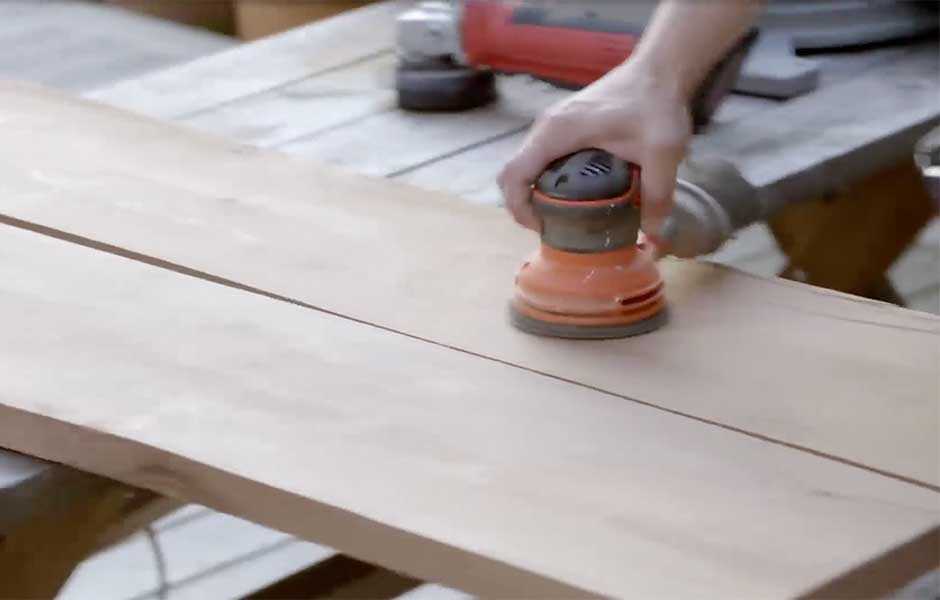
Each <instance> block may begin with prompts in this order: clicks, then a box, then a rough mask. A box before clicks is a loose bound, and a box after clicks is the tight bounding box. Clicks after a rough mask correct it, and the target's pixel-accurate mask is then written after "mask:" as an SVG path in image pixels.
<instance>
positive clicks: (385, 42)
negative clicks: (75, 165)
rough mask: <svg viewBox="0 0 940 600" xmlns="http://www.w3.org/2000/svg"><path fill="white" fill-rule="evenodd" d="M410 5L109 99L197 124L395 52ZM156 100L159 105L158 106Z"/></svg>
mask: <svg viewBox="0 0 940 600" xmlns="http://www.w3.org/2000/svg"><path fill="white" fill-rule="evenodd" d="M408 5H409V4H408V3H407V2H405V1H404V0H387V1H385V2H377V3H375V4H372V5H369V6H366V7H364V8H360V9H357V10H354V11H350V12H348V13H344V14H341V15H337V16H335V17H331V18H329V19H324V20H323V21H320V22H318V23H317V24H316V27H301V28H298V29H293V30H290V31H286V32H284V33H280V34H277V35H273V36H270V37H268V38H266V39H263V40H259V41H257V42H253V43H251V44H243V45H241V46H239V47H238V48H235V49H234V50H231V51H229V52H225V53H224V54H220V55H219V56H209V57H206V58H203V59H199V60H194V61H192V62H189V63H187V64H184V65H180V66H179V67H174V68H170V69H166V70H163V71H160V72H158V73H154V74H152V75H149V76H147V77H140V78H137V79H132V80H129V81H125V82H123V83H120V84H118V85H115V86H112V87H110V88H108V89H107V91H106V92H105V95H106V96H107V97H108V99H109V100H110V101H113V102H119V103H120V104H121V106H122V107H124V108H126V109H128V110H133V111H135V112H139V113H142V114H146V115H150V116H154V117H160V118H164V119H173V118H181V117H186V116H188V117H192V116H195V115H196V114H199V113H201V112H202V111H205V110H206V109H209V108H213V107H217V106H219V105H221V104H224V103H226V102H230V101H232V100H236V99H238V98H243V97H245V96H248V95H251V94H257V93H262V92H266V91H269V90H271V89H273V88H276V87H280V86H283V85H287V84H289V83H294V82H298V81H302V80H304V79H307V78H309V77H312V76H315V75H318V74H320V73H324V72H326V71H329V70H331V69H336V68H339V67H343V66H347V65H350V64H354V63H356V62H357V61H360V60H364V59H368V58H370V57H373V56H376V55H379V54H384V53H387V52H389V51H391V50H393V48H394V40H395V17H396V16H397V15H398V14H399V13H401V12H402V11H403V10H404V9H405V8H406V7H407V6H408ZM363 33H367V35H363ZM98 95H99V92H93V93H91V94H89V96H90V97H92V98H94V97H97V96H98ZM154 97H159V98H160V102H154V100H153V99H154Z"/></svg>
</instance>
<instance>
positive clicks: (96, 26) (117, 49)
mask: <svg viewBox="0 0 940 600" xmlns="http://www.w3.org/2000/svg"><path fill="white" fill-rule="evenodd" d="M0 24H2V26H0V48H2V50H3V51H2V53H0V77H2V78H4V79H24V80H27V81H36V82H41V83H43V84H44V85H49V86H53V87H56V88H59V89H67V90H72V91H85V90H90V89H92V88H95V87H101V86H104V85H111V84H114V83H116V82H117V81H120V80H122V79H127V78H131V77H139V76H142V75H144V74H146V73H149V72H152V71H155V70H157V69H162V68H167V67H169V66H171V65H175V64H179V63H183V62H186V61H189V60H193V59H196V58H200V57H203V56H206V55H208V54H212V53H214V52H218V51H220V50H223V49H226V48H230V47H231V46H233V45H234V44H235V41H234V40H232V39H231V38H227V37H225V36H221V35H215V34H212V33H209V32H207V31H204V30H201V29H196V28H191V27H184V26H181V25H178V24H176V23H170V22H167V21H163V20H161V19H154V18H151V17H147V16H143V15H139V14H136V13H131V12H127V11H123V10H118V9H115V8H113V7H108V6H104V5H100V4H97V3H90V2H32V1H24V0H13V1H11V0H5V1H4V2H0Z"/></svg>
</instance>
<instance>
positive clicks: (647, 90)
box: [498, 62, 692, 243]
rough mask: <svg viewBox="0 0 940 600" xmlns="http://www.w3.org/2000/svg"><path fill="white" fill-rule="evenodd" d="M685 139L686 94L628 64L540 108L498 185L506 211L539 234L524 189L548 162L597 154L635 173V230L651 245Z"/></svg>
mask: <svg viewBox="0 0 940 600" xmlns="http://www.w3.org/2000/svg"><path fill="white" fill-rule="evenodd" d="M691 135H692V119H691V115H690V110H689V100H688V97H687V94H686V93H685V92H684V91H683V90H682V89H681V87H680V86H679V85H678V83H677V82H675V81H673V80H671V78H670V77H668V76H662V75H658V74H656V73H653V72H651V71H650V70H649V69H647V68H646V67H645V66H644V65H640V64H636V63H633V64H631V63H630V62H628V63H625V64H624V65H622V66H620V67H618V68H617V69H614V70H613V71H611V72H610V73H608V74H607V75H606V76H605V77H603V78H601V79H599V80H597V81H596V82H595V83H593V84H592V85H590V86H588V87H586V88H584V89H583V90H581V91H580V92H578V93H576V94H574V95H572V96H570V97H569V98H567V99H565V100H563V101H561V102H559V103H557V104H556V105H554V106H552V107H551V108H549V109H548V110H546V111H545V112H544V113H543V114H542V115H541V116H540V117H539V118H538V119H537V120H536V122H535V124H534V125H533V127H532V128H531V130H530V131H529V134H528V136H527V137H526V139H525V141H524V142H523V144H522V146H521V147H520V148H519V150H518V151H517V152H516V154H515V156H513V158H512V159H511V160H510V161H509V162H508V163H507V164H506V165H505V167H504V168H503V170H502V172H501V173H500V175H499V178H498V182H499V186H500V189H501V190H502V193H503V198H504V200H505V204H506V208H507V209H508V210H509V211H510V213H512V216H513V217H514V218H515V220H516V221H517V222H518V223H519V224H520V225H522V226H524V227H527V228H529V229H533V230H535V231H538V230H540V229H541V223H540V222H539V219H538V217H537V216H536V215H535V213H534V211H533V210H532V206H531V202H530V194H531V186H532V184H533V183H534V182H535V180H536V179H538V177H539V175H540V174H541V173H542V171H543V170H544V169H545V168H546V167H547V166H548V164H549V163H550V162H551V161H553V160H555V159H556V158H559V157H561V156H565V155H567V154H570V153H572V152H576V151H579V150H584V149H587V148H600V149H602V150H606V151H607V152H610V153H611V154H613V155H615V156H617V157H619V158H621V159H623V160H626V161H629V162H632V163H634V164H636V165H639V166H640V168H641V171H642V172H641V179H640V181H641V197H642V203H643V204H642V217H641V223H642V224H641V227H642V229H643V231H644V232H645V233H646V237H648V238H650V239H651V240H652V241H653V242H654V243H656V242H658V241H659V238H658V235H657V234H658V233H659V231H660V228H661V227H662V225H663V222H664V221H665V219H666V218H667V217H668V216H669V213H670V211H671V209H672V201H673V200H672V197H673V191H674V189H675V179H676V171H677V169H678V166H679V163H680V162H681V161H682V158H683V157H684V155H685V152H686V148H687V146H688V143H689V139H690V137H691Z"/></svg>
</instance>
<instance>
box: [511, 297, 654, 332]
mask: <svg viewBox="0 0 940 600" xmlns="http://www.w3.org/2000/svg"><path fill="white" fill-rule="evenodd" d="M668 320H669V315H668V310H667V309H665V308H664V309H663V310H661V311H659V312H658V313H656V314H654V315H653V316H651V317H647V318H645V319H641V320H639V321H633V322H632V323H624V324H623V325H600V326H596V325H595V326H587V325H572V324H569V323H552V322H550V321H542V320H539V319H533V318H532V317H529V316H527V315H524V314H522V313H520V312H519V311H517V310H516V309H515V308H513V307H512V305H511V304H510V306H509V321H510V323H512V325H513V326H514V327H515V328H517V329H519V330H521V331H524V332H526V333H531V334H532V335H538V336H542V337H556V338H565V339H571V340H608V339H616V338H625V337H631V336H635V335H642V334H644V333H649V332H651V331H655V330H657V329H659V328H660V327H662V326H663V325H665V324H666V322H667V321H668Z"/></svg>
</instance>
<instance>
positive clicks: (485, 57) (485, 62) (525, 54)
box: [461, 0, 642, 86]
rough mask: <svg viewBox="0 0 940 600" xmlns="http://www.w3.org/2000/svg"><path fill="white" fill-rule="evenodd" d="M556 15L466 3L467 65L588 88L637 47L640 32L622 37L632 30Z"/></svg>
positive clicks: (519, 6)
mask: <svg viewBox="0 0 940 600" xmlns="http://www.w3.org/2000/svg"><path fill="white" fill-rule="evenodd" d="M557 11H558V9H557V7H556V8H555V13H557ZM553 14H554V13H550V12H549V10H548V9H547V8H540V7H538V6H531V3H529V4H525V3H510V2H494V1H487V0H469V1H467V2H465V3H464V8H463V15H462V18H461V38H462V40H463V52H464V56H465V58H466V60H467V62H468V63H469V64H470V65H473V66H486V67H490V68H492V69H494V70H496V71H503V72H508V73H526V74H529V75H532V76H534V77H537V78H540V79H546V80H549V81H553V82H558V83H563V84H569V85H575V86H584V85H588V84H590V83H591V82H593V81H595V80H597V79H600V78H601V77H603V76H604V74H606V73H607V72H608V71H610V70H611V69H613V68H614V67H616V66H617V65H619V64H620V63H622V62H623V61H624V60H625V59H626V58H627V57H628V56H630V54H631V53H632V52H633V49H634V47H635V46H636V44H637V42H638V41H639V37H640V36H639V31H636V32H626V31H623V30H624V29H633V27H632V26H630V25H629V24H624V23H623V22H612V21H609V20H604V19H602V18H601V17H595V18H593V19H591V18H586V17H584V16H583V15H579V16H573V17H571V18H570V19H568V22H567V23H566V22H565V21H566V20H565V18H564V17H561V18H559V17H558V16H557V15H555V16H553ZM565 25H568V26H565ZM579 27H581V28H579ZM605 29H606V30H607V31H604V30H605ZM640 29H642V28H640ZM617 30H620V31H617Z"/></svg>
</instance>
